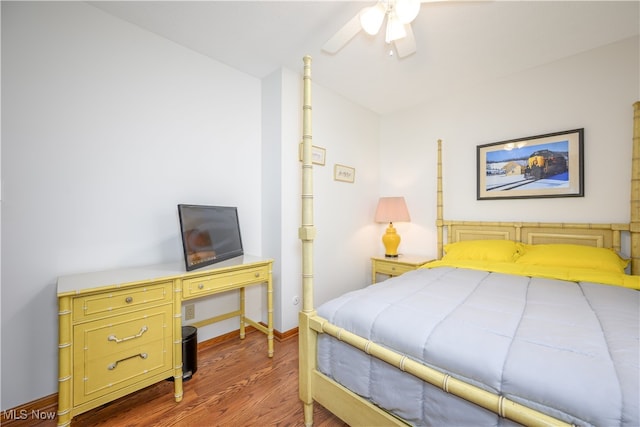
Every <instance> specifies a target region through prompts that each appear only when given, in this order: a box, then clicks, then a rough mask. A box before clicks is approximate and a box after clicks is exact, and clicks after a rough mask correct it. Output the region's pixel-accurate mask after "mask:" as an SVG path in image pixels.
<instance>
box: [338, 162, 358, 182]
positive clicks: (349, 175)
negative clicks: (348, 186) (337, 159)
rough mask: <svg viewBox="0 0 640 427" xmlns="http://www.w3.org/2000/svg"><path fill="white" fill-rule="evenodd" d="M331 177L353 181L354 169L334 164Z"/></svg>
mask: <svg viewBox="0 0 640 427" xmlns="http://www.w3.org/2000/svg"><path fill="white" fill-rule="evenodd" d="M333 179H334V180H335V181H342V182H350V183H353V182H355V180H356V170H355V168H352V167H350V166H345V165H339V164H336V165H335V166H334V167H333Z"/></svg>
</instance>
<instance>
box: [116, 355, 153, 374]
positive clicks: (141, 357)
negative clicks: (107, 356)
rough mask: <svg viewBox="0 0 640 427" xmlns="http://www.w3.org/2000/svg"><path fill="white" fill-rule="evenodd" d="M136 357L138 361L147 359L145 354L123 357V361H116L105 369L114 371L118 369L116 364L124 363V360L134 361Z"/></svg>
mask: <svg viewBox="0 0 640 427" xmlns="http://www.w3.org/2000/svg"><path fill="white" fill-rule="evenodd" d="M136 357H139V358H140V359H146V358H147V357H148V354H147V353H140V354H134V355H133V356H129V357H125V358H124V359H120V360H116V361H115V362H113V363H112V364H111V365H109V366H107V369H108V370H110V371H113V370H114V369H116V368H117V367H118V363H120V362H124V361H125V360H129V359H134V358H136Z"/></svg>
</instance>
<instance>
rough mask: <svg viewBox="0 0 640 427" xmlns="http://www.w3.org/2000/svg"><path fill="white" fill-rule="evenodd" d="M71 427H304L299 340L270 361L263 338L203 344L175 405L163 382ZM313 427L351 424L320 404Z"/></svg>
mask: <svg viewBox="0 0 640 427" xmlns="http://www.w3.org/2000/svg"><path fill="white" fill-rule="evenodd" d="M11 425H12V426H30V427H50V426H55V425H56V423H55V422H54V421H45V420H33V419H27V420H24V422H23V421H17V422H13V423H11ZM71 425H72V427H80V426H83V427H84V426H87V427H88V426H92V427H93V426H108V427H112V426H117V427H120V426H122V427H142V426H144V427H149V426H154V427H156V426H157V427H182V426H189V427H191V426H194V427H227V426H229V427H252V426H256V427H258V426H303V425H304V422H303V413H302V404H301V403H300V400H299V398H298V338H297V336H294V337H291V338H288V339H286V340H284V341H276V342H275V355H274V357H273V358H269V357H267V341H266V339H265V338H264V335H263V334H261V333H259V332H256V331H253V332H251V333H248V334H247V336H246V338H245V339H244V340H240V339H231V340H227V341H224V342H221V343H216V344H214V345H207V346H202V347H201V348H200V350H199V351H198V371H197V372H196V373H195V374H194V376H193V378H192V379H190V380H188V381H185V382H184V397H183V399H182V402H180V403H176V402H175V401H174V398H173V383H172V382H170V381H164V382H161V383H158V384H155V385H153V386H151V387H147V388H145V389H143V390H140V391H138V392H136V393H132V394H130V395H128V396H125V397H123V398H121V399H118V400H116V401H114V402H111V403H108V404H106V405H103V406H101V407H98V408H96V409H93V410H91V411H89V412H86V413H84V414H80V415H78V416H76V417H75V418H74V419H73V422H72V423H71ZM314 426H315V427H344V426H347V425H346V424H345V423H343V422H342V421H341V420H340V419H338V418H337V417H335V416H334V415H333V414H331V413H330V412H329V411H327V410H326V409H324V408H323V407H322V406H321V405H319V404H315V405H314Z"/></svg>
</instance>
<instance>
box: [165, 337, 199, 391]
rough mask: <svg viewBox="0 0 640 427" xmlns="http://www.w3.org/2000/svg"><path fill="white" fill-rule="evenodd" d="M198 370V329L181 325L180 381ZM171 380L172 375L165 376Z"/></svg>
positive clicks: (187, 378)
mask: <svg viewBox="0 0 640 427" xmlns="http://www.w3.org/2000/svg"><path fill="white" fill-rule="evenodd" d="M197 370H198V329H197V328H196V327H195V326H183V327H182V381H187V380H190V379H191V377H192V376H193V374H195V373H196V371H197ZM167 380H168V381H173V377H169V378H167Z"/></svg>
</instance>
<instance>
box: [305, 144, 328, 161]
mask: <svg viewBox="0 0 640 427" xmlns="http://www.w3.org/2000/svg"><path fill="white" fill-rule="evenodd" d="M298 158H299V159H300V161H302V142H301V143H300V149H299V150H298ZM326 158H327V150H326V149H324V148H322V147H318V146H316V145H312V146H311V163H313V164H314V165H320V166H324V164H325V161H326Z"/></svg>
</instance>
